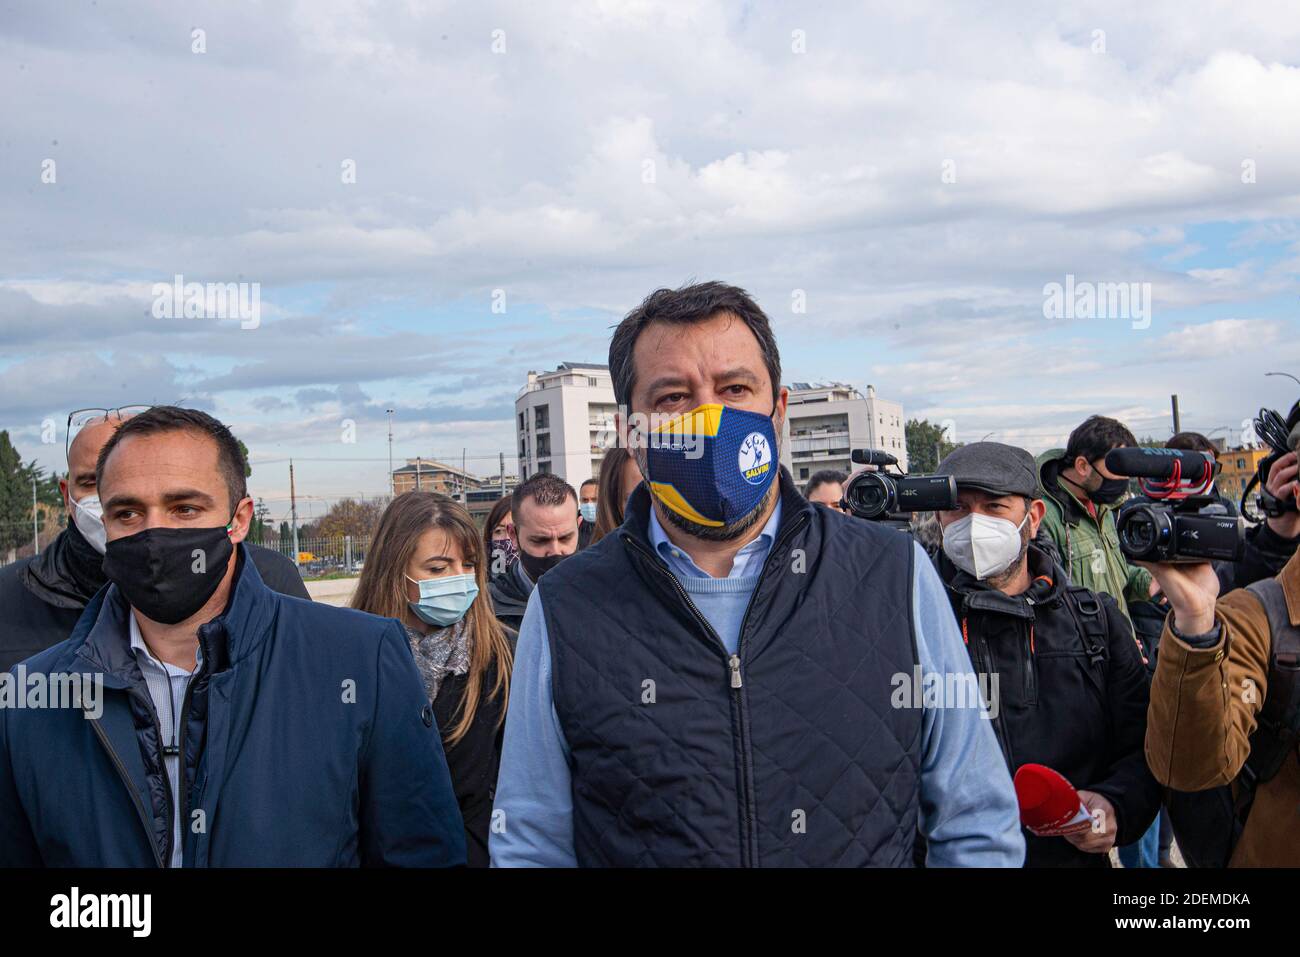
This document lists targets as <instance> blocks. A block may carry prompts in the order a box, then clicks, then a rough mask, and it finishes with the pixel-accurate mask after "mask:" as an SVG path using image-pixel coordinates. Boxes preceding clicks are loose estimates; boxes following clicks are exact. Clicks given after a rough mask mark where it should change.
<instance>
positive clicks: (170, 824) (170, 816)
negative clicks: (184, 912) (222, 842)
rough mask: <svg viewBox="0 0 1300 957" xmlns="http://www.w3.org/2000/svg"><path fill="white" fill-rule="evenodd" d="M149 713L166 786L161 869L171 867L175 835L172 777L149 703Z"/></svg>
mask: <svg viewBox="0 0 1300 957" xmlns="http://www.w3.org/2000/svg"><path fill="white" fill-rule="evenodd" d="M149 713H150V714H151V715H153V726H154V731H155V733H156V734H157V735H158V767H159V768H160V769H161V770H162V776H163V783H164V784H166V785H167V845H166V846H167V862H166V863H165V864H163V865H162V866H163V867H171V866H172V853H173V852H174V851H175V848H173V847H172V841H173V840H174V839H175V834H176V817H175V815H176V808H174V807H172V776H171V775H170V774H168V773H167V743H166V740H165V739H164V738H163V733H162V721H160V720H159V719H158V709H157V708H155V707H154V706H153V702H152V701H150V702H149Z"/></svg>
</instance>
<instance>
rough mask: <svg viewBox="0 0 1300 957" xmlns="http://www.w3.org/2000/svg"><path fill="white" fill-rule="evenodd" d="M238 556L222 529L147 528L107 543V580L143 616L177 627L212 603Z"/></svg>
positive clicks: (105, 566)
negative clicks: (231, 563) (219, 586)
mask: <svg viewBox="0 0 1300 957" xmlns="http://www.w3.org/2000/svg"><path fill="white" fill-rule="evenodd" d="M234 551H235V546H234V545H233V544H232V543H231V541H230V534H229V531H228V527H227V526H224V525H221V526H218V527H216V528H147V529H145V530H144V531H143V532H137V533H136V534H134V535H129V536H127V537H126V538H117V539H114V540H113V541H111V542H109V543H108V548H107V550H106V551H105V553H104V574H105V575H107V576H108V579H109V581H112V582H114V583H116V585H117V587H118V588H120V589H122V594H123V595H125V596H126V600H127V601H129V602H130V603H131V606H132V607H133V608H138V609H139V610H140V613H141V614H143V615H145V616H146V617H148V618H150V619H152V620H153V621H156V622H160V623H162V624H164V625H175V624H177V623H178V622H182V621H184V620H185V619H186V618H189V617H190V616H191V615H193V614H194V613H195V612H197V611H198V610H199V609H200V608H202V607H203V606H204V604H205V603H206V602H207V600H208V599H209V598H211V597H212V593H213V592H215V591H216V590H217V586H218V585H219V584H221V577H222V576H223V575H224V574H225V573H226V567H227V566H228V565H229V564H230V556H231V555H232V554H234Z"/></svg>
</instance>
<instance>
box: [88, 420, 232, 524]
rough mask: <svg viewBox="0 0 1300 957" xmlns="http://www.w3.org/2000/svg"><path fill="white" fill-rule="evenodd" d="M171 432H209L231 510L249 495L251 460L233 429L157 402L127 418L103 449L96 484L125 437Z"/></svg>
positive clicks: (202, 433) (97, 468) (100, 453)
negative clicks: (248, 459)
mask: <svg viewBox="0 0 1300 957" xmlns="http://www.w3.org/2000/svg"><path fill="white" fill-rule="evenodd" d="M167 432H193V433H195V434H197V435H206V436H207V437H208V438H210V439H211V440H212V441H213V442H215V443H216V445H217V468H219V469H220V470H221V477H222V478H223V479H225V482H226V492H227V494H229V496H230V507H231V509H234V507H235V506H236V505H237V504H238V503H239V502H241V501H242V500H243V499H245V498H247V497H248V483H247V471H248V461H247V460H246V459H245V458H244V450H243V449H241V448H240V447H239V440H238V439H236V438H235V436H234V435H233V434H232V433H231V431H230V429H229V428H227V427H226V426H225V425H224V424H222V423H221V422H218V421H217V420H216V419H214V418H213V417H212V416H210V415H208V414H207V413H206V412H200V411H199V410H198V409H182V408H180V407H179V406H175V405H155V406H154V407H153V408H151V409H147V410H146V411H144V412H141V413H140V414H139V415H133V416H131V417H130V418H129V419H127V420H126V421H124V422H123V423H122V425H121V426H120V427H119V428H118V429H117V431H115V432H114V433H113V434H112V435H111V436H110V437H109V440H108V441H107V442H105V443H104V447H103V448H102V449H100V450H99V459H98V460H97V461H96V462H95V484H96V485H99V484H100V483H101V482H103V480H104V463H105V462H107V461H108V457H109V456H110V455H112V454H113V450H114V449H116V448H117V447H118V445H119V444H120V443H121V442H122V440H123V439H128V438H130V437H131V436H133V435H162V434H164V433H167Z"/></svg>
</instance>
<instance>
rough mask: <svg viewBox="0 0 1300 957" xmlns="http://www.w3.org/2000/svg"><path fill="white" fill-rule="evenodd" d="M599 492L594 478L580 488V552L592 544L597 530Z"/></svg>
mask: <svg viewBox="0 0 1300 957" xmlns="http://www.w3.org/2000/svg"><path fill="white" fill-rule="evenodd" d="M597 492H598V485H597V482H596V480H595V479H594V478H589V479H587V481H585V482H583V483H582V484H581V485H579V486H578V515H579V519H578V551H582V550H583V549H584V548H586V547H587V546H588V545H590V544H591V536H592V533H593V532H595V530H596V515H597V511H598V506H597V498H598V495H597Z"/></svg>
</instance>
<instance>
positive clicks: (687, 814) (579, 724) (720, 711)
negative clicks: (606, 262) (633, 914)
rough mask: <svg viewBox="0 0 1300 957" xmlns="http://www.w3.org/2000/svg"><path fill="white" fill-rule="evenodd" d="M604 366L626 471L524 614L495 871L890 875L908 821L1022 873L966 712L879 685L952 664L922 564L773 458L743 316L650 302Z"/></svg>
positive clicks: (945, 613) (761, 354) (722, 301)
mask: <svg viewBox="0 0 1300 957" xmlns="http://www.w3.org/2000/svg"><path fill="white" fill-rule="evenodd" d="M609 367H610V374H611V377H612V379H613V381H614V392H615V397H616V399H617V401H618V403H619V406H620V409H619V416H618V419H619V432H620V442H621V444H623V445H624V446H625V447H627V448H629V450H630V451H631V453H632V455H633V456H634V457H635V459H636V461H637V464H638V466H639V467H640V470H641V473H642V475H643V476H644V478H645V481H644V482H643V483H642V484H641V485H640V486H639V487H638V488H637V489H636V491H635V492H634V493H633V494H632V496H631V498H630V499H629V501H628V505H627V509H626V514H625V518H624V521H623V524H622V526H621V527H619V528H618V529H616V530H615V531H614V532H613V533H611V534H608V535H606V536H605V537H604V538H602V539H601V540H600V541H598V542H597V543H596V544H594V545H592V546H591V547H590V548H588V549H586V550H584V551H582V552H579V553H578V554H577V555H576V556H574V557H573V558H570V559H569V560H568V561H566V562H565V563H564V564H562V565H560V566H558V567H556V568H555V569H553V570H552V571H551V572H550V573H548V574H547V575H546V577H545V578H544V579H542V580H541V581H540V582H539V583H538V586H537V588H536V590H534V592H533V594H532V595H531V597H530V599H529V604H528V608H527V611H526V612H525V615H524V618H523V622H522V625H521V630H520V636H519V643H518V651H517V657H516V664H515V671H514V681H513V684H512V690H511V700H510V706H509V711H508V717H507V723H506V733H505V743H504V748H503V754H502V762H501V772H500V777H499V780H498V786H497V794H496V802H495V806H494V814H497V815H498V817H499V819H500V820H501V821H502V822H503V825H504V826H503V827H501V828H500V829H497V830H494V832H493V834H492V836H491V844H490V849H491V854H492V860H493V863H494V864H496V865H498V866H523V865H539V866H564V865H575V864H576V865H587V866H602V865H603V866H636V865H653V866H715V867H728V866H789V865H813V866H817V865H822V866H854V865H864V866H905V865H908V864H910V863H912V860H913V850H914V837H915V835H916V834H917V833H918V831H919V832H920V833H921V834H923V835H925V837H926V839H927V842H928V855H929V856H928V863H930V864H932V865H940V864H947V865H981V866H988V865H998V864H1005V865H1013V866H1018V865H1019V864H1020V862H1021V860H1022V858H1023V855H1024V841H1023V839H1022V837H1021V835H1020V827H1019V818H1018V814H1017V809H1016V801H1015V794H1014V791H1013V789H1012V786H1011V779H1010V775H1009V774H1008V772H1007V770H1006V766H1005V764H1004V763H1003V761H1002V758H1001V754H1000V751H999V749H998V745H997V741H996V739H995V737H994V734H993V731H992V729H991V727H990V726H989V723H988V721H987V719H986V713H987V712H986V710H985V708H984V706H983V704H982V702H981V701H979V700H976V701H974V702H973V705H972V706H968V707H966V708H964V709H950V708H944V707H938V706H936V707H925V706H922V703H921V702H916V703H915V704H914V705H903V704H900V702H899V699H898V695H897V694H896V693H894V692H896V691H897V689H898V687H899V681H900V679H906V680H907V681H910V680H911V676H912V675H913V672H914V669H916V668H920V669H923V670H924V671H928V672H937V673H957V674H969V672H970V661H969V658H968V657H967V655H966V653H965V651H964V649H963V647H962V643H961V636H960V634H959V632H958V630H957V626H956V622H955V621H954V619H953V617H952V612H951V609H950V608H949V606H948V604H947V599H946V598H945V596H944V592H943V586H942V584H941V583H940V582H939V580H938V578H937V576H936V575H935V573H934V570H933V567H932V566H931V565H930V563H929V562H928V561H927V560H926V557H925V555H924V553H923V552H921V551H920V549H919V548H918V547H917V546H916V545H915V544H914V543H913V542H912V540H911V539H910V538H909V537H908V536H907V535H905V534H902V533H900V532H897V531H895V530H893V529H889V528H883V527H878V526H876V525H874V524H872V523H869V522H865V521H861V520H858V519H855V518H851V517H849V516H846V515H843V514H839V513H835V512H832V511H830V510H828V509H818V508H816V507H815V506H813V505H812V504H811V503H809V502H807V501H806V500H805V499H804V498H803V496H802V495H801V494H800V493H799V491H798V489H797V488H796V487H795V485H794V483H793V481H792V480H791V478H790V474H789V472H788V471H787V470H785V469H783V468H781V466H780V448H779V437H780V435H781V433H782V426H783V423H784V419H785V415H786V402H787V396H788V393H787V390H786V389H785V388H783V387H782V386H781V385H780V381H781V365H780V356H779V353H778V350H777V346H776V340H775V337H774V336H773V333H772V330H771V326H770V324H769V321H768V318H767V316H766V315H765V314H764V313H763V311H762V309H760V308H759V306H758V305H757V304H756V303H755V302H754V301H753V299H751V298H750V297H749V295H748V294H747V293H745V292H744V290H741V289H738V288H736V287H734V286H728V285H725V284H722V283H717V282H709V283H701V284H696V285H691V286H687V287H684V288H682V289H677V290H670V289H660V290H658V291H656V292H654V293H652V294H651V295H650V296H649V297H647V298H646V300H645V301H644V302H642V303H641V305H640V306H638V307H637V308H636V309H634V310H632V311H631V312H630V313H629V314H628V315H627V317H626V318H625V319H624V320H623V321H622V323H621V324H620V325H619V327H618V329H617V330H616V331H615V333H614V336H613V339H612V341H611V344H610V350H609ZM977 697H978V696H977ZM498 812H499V813H498Z"/></svg>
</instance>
